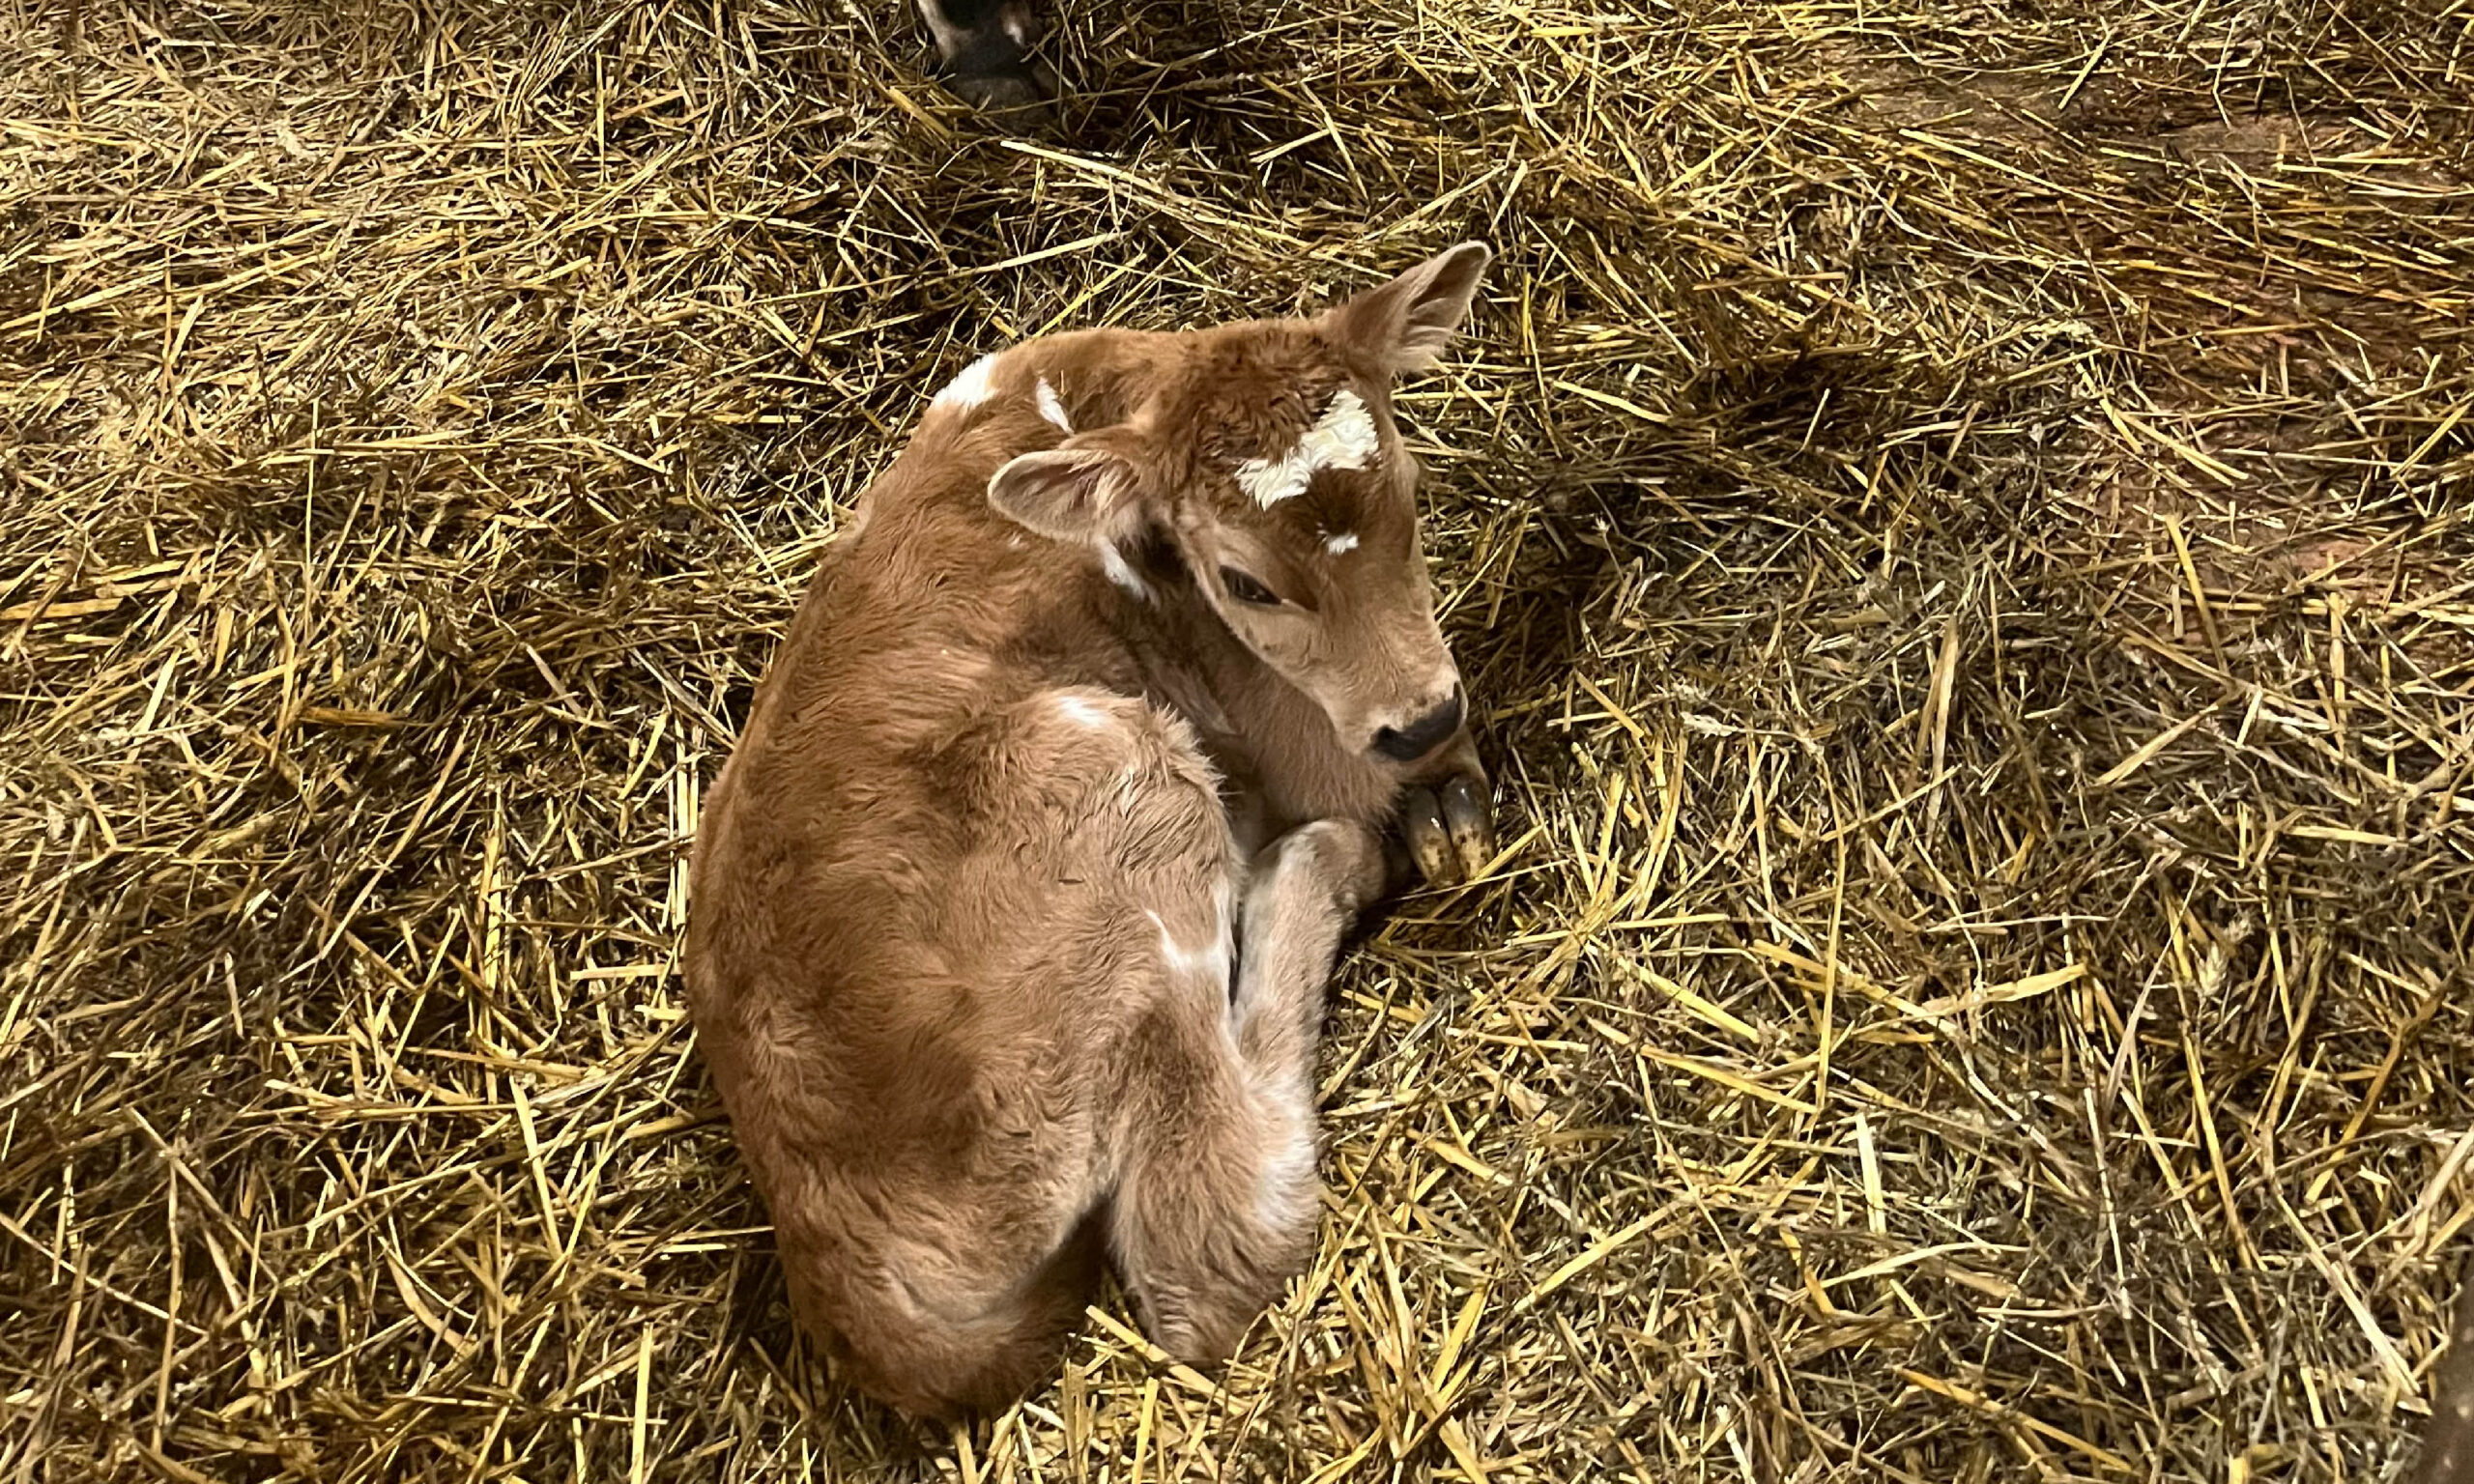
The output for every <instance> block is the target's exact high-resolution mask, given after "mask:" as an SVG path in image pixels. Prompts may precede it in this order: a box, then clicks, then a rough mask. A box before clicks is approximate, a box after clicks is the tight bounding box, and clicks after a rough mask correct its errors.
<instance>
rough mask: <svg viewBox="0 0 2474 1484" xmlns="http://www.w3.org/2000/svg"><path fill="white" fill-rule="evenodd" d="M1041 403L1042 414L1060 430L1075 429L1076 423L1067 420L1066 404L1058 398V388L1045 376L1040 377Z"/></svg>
mask: <svg viewBox="0 0 2474 1484" xmlns="http://www.w3.org/2000/svg"><path fill="white" fill-rule="evenodd" d="M1039 404H1040V415H1041V416H1043V417H1045V418H1047V419H1048V420H1049V421H1050V422H1052V423H1054V424H1056V430H1057V431H1058V432H1060V433H1071V432H1073V431H1074V424H1073V423H1071V422H1069V421H1067V420H1066V416H1065V404H1064V403H1062V402H1060V401H1058V400H1057V399H1056V388H1055V387H1053V386H1050V385H1049V384H1048V378H1047V377H1045V376H1043V377H1041V378H1040V385H1039Z"/></svg>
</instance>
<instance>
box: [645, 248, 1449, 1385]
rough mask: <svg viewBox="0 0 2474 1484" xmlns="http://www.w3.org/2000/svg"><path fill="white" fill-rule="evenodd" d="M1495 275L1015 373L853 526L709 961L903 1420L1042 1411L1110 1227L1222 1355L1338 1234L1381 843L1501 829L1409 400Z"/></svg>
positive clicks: (895, 472) (771, 689) (792, 1211)
mask: <svg viewBox="0 0 2474 1484" xmlns="http://www.w3.org/2000/svg"><path fill="white" fill-rule="evenodd" d="M1486 259H1487V254H1486V249H1485V248H1484V247H1482V246H1481V245H1479V244H1478V243H1465V244H1463V245H1461V246H1459V247H1456V248H1453V250H1451V251H1450V252H1446V253H1444V254H1442V255H1441V256H1439V257H1436V258H1434V259H1432V260H1431V261H1429V262H1426V263H1424V264H1422V265H1420V266H1419V267H1418V268H1416V269H1413V270H1411V271H1409V272H1407V273H1405V274H1403V275H1401V276H1400V277H1399V278H1397V279H1395V280H1394V281H1393V282H1391V283H1389V284H1386V285H1384V286H1383V287H1381V288H1378V289H1374V290H1372V291H1370V292H1368V293H1366V294H1364V295H1362V296H1360V297H1359V298H1357V299H1354V300H1350V301H1349V302H1347V303H1345V304H1342V305H1340V306H1339V307H1338V308H1336V309H1333V310H1331V311H1330V312H1328V313H1326V314H1324V315H1323V316H1322V317H1321V318H1319V319H1314V320H1287V321H1273V322H1266V323H1254V324H1241V325H1229V326H1223V327H1221V328H1213V329H1206V330H1200V331H1196V332H1193V333H1188V334H1137V333H1133V332H1128V331H1118V330H1102V331H1095V332H1089V333H1080V334H1067V335H1058V336H1054V337H1051V338H1048V339H1042V340H1035V341H1032V342H1030V343H1027V344H1024V345H1021V346H1018V347H1016V348H1015V349H1013V350H1011V351H1007V352H1005V353H1004V354H1002V355H998V356H992V357H989V358H987V359H985V360H982V361H980V362H979V363H978V364H976V365H974V366H972V367H971V368H970V369H969V370H967V371H965V372H964V373H963V375H962V376H961V377H960V378H958V379H957V380H956V381H955V382H954V384H953V385H950V386H948V387H946V388H945V389H944V391H943V392H942V393H940V394H939V395H938V396H937V397H936V399H935V402H934V404H932V405H931V406H930V408H929V409H928V412H927V414H926V416H925V417H924V419H923V420H922V422H921V424H920V428H919V431H918V433H917V435H916V436H915V437H914V438H913V439H912V441H911V443H910V445H909V447H908V448H907V449H906V450H905V452H904V453H903V455H902V457H901V458H900V459H899V460H897V461H896V462H895V464H894V466H893V468H892V469H891V470H889V471H886V473H885V475H884V477H883V478H881V479H879V480H878V481H877V483H876V484H875V486H874V487H873V488H871V489H870V490H869V492H868V494H867V496H866V497H865V498H864V499H863V500H862V502H861V504H860V507H859V511H858V517H857V522H856V524H855V526H854V527H853V528H852V529H851V530H850V531H849V533H847V534H845V535H844V536H843V537H842V539H841V540H840V541H839V542H837V543H836V544H835V546H834V547H833V548H832V549H831V551H830V553H829V555H828V557H827V558H826V560H825V562H824V564H823V567H822V569H821V570H820V573H819V575H818V577H817V580H816V584H815V586H814V587H813V588H812V589H811V591H810V592H809V594H808V596H807V600H806V602H805V604H804V605H803V606H802V608H801V610H800V612H799V614H798V617H797V619H796V621H795V622H793V624H792V625H791V632H790V637H789V639H788V641H787V642H785V644H784V645H783V648H782V651H781V653H780V654H779V655H778V656H777V657H776V658H775V660H774V662H773V667H772V670H771V672H770V673H769V674H768V675H767V676H766V677H765V680H764V683H763V686H762V689H761V690H760V691H759V693H758V695H757V699H756V705H755V709H754V711H753V714H752V715H751V716H750V717H749V719H748V725H747V732H746V735H745V736H744V738H742V740H741V741H740V743H739V747H738V750H737V752H736V753H735V754H734V756H732V758H731V760H730V764H729V766H728V767H726V768H724V769H723V771H722V775H721V778H720V780H719V781H718V782H717V783H716V784H715V785H714V786H713V791H712V796H711V800H710V802H709V803H708V805H707V806H706V809H705V818H704V823H703V826H702V833H701V835H700V837H699V840H698V846H697V861H696V866H695V882H694V887H695V893H694V901H695V906H694V910H693V912H692V914H691V918H690V923H689V928H688V940H687V957H686V968H687V982H688V988H689V993H690V1003H691V1007H692V1010H693V1013H694V1015H695V1021H696V1026H697V1030H698V1035H699V1037H700V1040H701V1043H702V1045H703V1046H704V1049H705V1056H706V1058H707V1059H708V1060H709V1061H710V1063H711V1065H712V1069H713V1074H714V1077H715V1079H716V1081H717V1082H718V1083H719V1084H720V1087H721V1091H722V1096H723V1099H724V1101H725V1102H726V1103H727V1105H728V1107H729V1109H730V1114H731V1119H732V1122H733V1124H734V1127H735V1129H736V1131H737V1135H738V1140H739V1145H740V1148H741V1150H742V1151H743V1152H744V1156H745V1158H746V1160H747V1164H748V1168H749V1171H750V1173H751V1174H752V1175H753V1176H754V1177H755V1180H756V1184H757V1186H758V1188H759V1190H761V1191H762V1194H763V1196H764V1199H765V1201H766V1203H767V1205H768V1206H769V1207H770V1209H771V1212H772V1215H773V1221H774V1227H775V1231H776V1234H777V1237H778V1240H779V1243H780V1248H781V1254H782V1262H783V1266H784V1268H785V1270H787V1272H788V1275H789V1279H790V1291H791V1304H792V1307H793V1309H794V1310H795V1312H796V1314H797V1316H798V1318H799V1320H800V1322H801V1323H802V1324H803V1325H804V1326H805V1327H807V1328H808V1329H809V1330H810V1331H811V1332H813V1333H814V1334H816V1335H817V1336H818V1337H819V1338H820V1340H822V1341H823V1342H824V1343H825V1344H826V1346H827V1347H828V1349H829V1350H830V1351H832V1352H833V1353H834V1354H836V1355H837V1356H839V1357H840V1358H841V1361H842V1362H843V1365H844V1367H845V1368H846V1370H847V1372H848V1374H849V1375H850V1376H851V1378H852V1379H853V1380H855V1381H856V1382H857V1383H858V1384H860V1385H861V1386H862V1387H864V1388H865V1389H866V1390H868V1391H870V1392H872V1393H874V1394H875V1395H877V1396H878V1397H880V1398H882V1399H884V1400H885V1401H888V1402H891V1403H893V1404H895V1405H897V1406H899V1407H903V1408H905V1409H907V1410H910V1411H913V1412H920V1413H953V1412H958V1411H965V1410H971V1409H979V1408H992V1407H997V1406H1001V1405H1003V1404H1005V1403H1007V1402H1009V1401H1011V1400H1012V1399H1013V1398H1014V1397H1016V1396H1017V1395H1019V1394H1020V1393H1021V1390H1023V1389H1024V1388H1025V1387H1026V1386H1028V1385H1029V1384H1031V1383H1032V1382H1034V1381H1035V1380H1036V1379H1037V1378H1038V1376H1039V1375H1040V1373H1041V1372H1042V1371H1043V1370H1044V1369H1045V1368H1046V1367H1047V1365H1048V1364H1049V1363H1050V1358H1051V1356H1052V1355H1053V1353H1054V1350H1055V1348H1056V1346H1057V1343H1058V1342H1059V1340H1060V1339H1061V1337H1062V1335H1063V1333H1064V1330H1065V1328H1066V1327H1067V1326H1068V1324H1069V1323H1070V1322H1071V1321H1072V1319H1073V1318H1074V1317H1075V1316H1076V1315H1077V1314H1079V1310H1080V1307H1081V1305H1082V1303H1083V1302H1084V1301H1085V1300H1086V1299H1087V1297H1088V1294H1089V1291H1090V1287H1091V1284H1092V1282H1093V1281H1094V1279H1095V1278H1096V1276H1097V1272H1098V1269H1099V1265H1100V1263H1101V1261H1102V1259H1103V1254H1104V1253H1105V1255H1106V1256H1107V1257H1108V1258H1110V1259H1112V1260H1113V1261H1114V1263H1115V1265H1116V1268H1117V1270H1118V1272H1119V1273H1120V1275H1121V1276H1122V1277H1123V1279H1124V1280H1125V1283H1126V1285H1127V1287H1128V1288H1129V1289H1130V1290H1131V1291H1132V1292H1133V1294H1134V1296H1135V1298H1136V1301H1137V1303H1138V1304H1139V1305H1140V1308H1141V1311H1142V1317H1143V1322H1144V1324H1145V1325H1146V1326H1147V1327H1149V1329H1150V1331H1151V1333H1152V1335H1153V1336H1154V1338H1155V1339H1156V1340H1157V1341H1158V1342H1159V1343H1160V1344H1161V1345H1162V1346H1163V1347H1165V1349H1166V1350H1168V1351H1169V1352H1170V1353H1172V1354H1174V1355H1176V1356H1180V1357H1183V1358H1185V1359H1187V1360H1191V1361H1196V1362H1202V1361H1210V1360H1215V1359H1217V1358H1219V1357H1221V1356H1224V1355H1225V1354H1226V1353H1227V1352H1228V1351H1229V1350H1230V1349H1231V1348H1232V1347H1233V1346H1234V1345H1235V1343H1236V1342H1237V1340H1238V1338H1239V1336H1240V1335H1241V1334H1242V1333H1243V1331H1244V1330H1245V1329H1246V1327H1248V1326H1249V1325H1250V1324H1251V1322H1252V1320H1253V1319H1254V1317H1255V1315H1256V1314H1257V1313H1259V1312H1260V1311H1261V1309H1262V1308H1263V1306H1264V1305H1265V1304H1266V1303H1267V1302H1269V1301H1270V1299H1272V1298H1273V1296H1274V1295H1275V1294H1276V1293H1277V1292H1278V1290H1279V1288H1280V1284H1281V1283H1282V1282H1283V1281H1284V1280H1285V1279H1286V1278H1287V1277H1288V1276H1289V1274H1291V1273H1292V1272H1294V1271H1296V1270H1297V1269H1298V1268H1299V1267H1300V1266H1301V1265H1302V1264H1303V1262H1304V1261H1305V1259H1306V1256H1307V1254H1308V1252H1309V1249H1310V1247H1311V1245H1312V1242H1313V1228H1314V1216H1315V1191H1316V1184H1315V1177H1314V1163H1315V1157H1314V1108H1313V1101H1312V1097H1313V1068H1314V1052H1315V1042H1316V1037H1317V1034H1318V1029H1319V1025H1320V1021H1321V1017H1322V996H1323V988H1324V984H1325V981H1326V979H1327V978H1328V977H1329V975H1330V973H1331V969H1332V964H1333V960H1334V958H1335V956H1337V954H1338V949H1339V945H1340V941H1341V936H1342V934H1343V933H1344V932H1345V931H1346V929H1347V928H1348V927H1349V925H1350V923H1351V922H1352V920H1353V919H1354V917H1355V915H1356V913H1357V912H1358V910H1359V909H1360V908H1361V907H1363V906H1365V905H1366V902H1367V901H1368V900H1369V899H1372V898H1374V897H1375V896H1376V895H1378V893H1379V892H1380V891H1381V889H1382V887H1383V885H1384V881H1385V865H1384V860H1385V854H1384V850H1383V848H1382V845H1381V843H1380V842H1379V841H1378V838H1377V835H1376V833H1375V832H1376V830H1377V829H1378V828H1379V827H1381V826H1382V825H1383V824H1384V823H1385V822H1386V821H1387V820H1389V819H1391V818H1392V817H1394V816H1395V814H1399V815H1401V816H1402V817H1403V824H1404V833H1405V835H1406V837H1407V841H1408V844H1409V846H1410V853H1411V854H1412V855H1413V856H1414V857H1415V858H1416V860H1417V862H1418V864H1419V866H1420V867H1421V868H1422V869H1423V870H1424V871H1425V872H1426V873H1427V874H1428V875H1429V876H1430V877H1457V876H1459V875H1461V874H1464V873H1466V872H1469V871H1473V870H1476V869H1478V868H1479V867H1480V866H1481V865H1482V862H1483V860H1484V858H1485V857H1486V856H1487V855H1488V854H1490V853H1491V851H1492V848H1493V845H1492V836H1491V827H1490V825H1489V822H1488V818H1487V809H1486V804H1485V799H1486V785H1485V780H1484V777H1483V775H1482V773H1481V772H1480V771H1479V765H1478V760H1477V755H1476V751H1475V748H1474V747H1473V745H1472V743H1471V741H1470V738H1469V733H1468V729H1467V727H1466V725H1465V723H1464V720H1463V703H1462V699H1461V694H1460V686H1459V676H1458V673H1457V671H1455V669H1454V668H1453V661H1452V656H1451V653H1450V651H1449V650H1448V649H1446V647H1445V645H1444V642H1443V638H1442V635H1441V634H1440V632H1439V631H1438V630H1437V629H1436V627H1435V620H1434V614H1433V608H1432V605H1431V602H1430V600H1429V597H1428V593H1427V587H1426V577H1425V566H1424V557H1423V556H1422V555H1421V552H1420V549H1419V541H1418V522H1417V512H1416V507H1415V502H1414V501H1415V496H1416V487H1417V480H1418V467H1417V464H1416V462H1415V461H1414V460H1413V459H1412V458H1411V457H1410V455H1409V453H1408V451H1407V449H1406V448H1404V447H1403V446H1402V444H1401V441H1400V437H1399V434H1398V432H1397V431H1396V429H1395V427H1394V424H1393V419H1392V412H1391V385H1392V380H1393V378H1395V376H1397V375H1399V374H1401V373H1403V372H1406V371H1410V370H1414V369H1417V368H1420V367H1423V366H1425V365H1428V364H1430V363H1431V362H1432V361H1433V360H1434V358H1435V357H1436V356H1437V355H1438V354H1439V353H1440V352H1441V351H1442V350H1443V348H1444V346H1445V345H1446V344H1447V343H1448V342H1449V341H1450V339H1451V338H1452V336H1453V333H1454V332H1455V331H1456V330H1457V328H1459V325H1460V322H1461V320H1462V318H1463V316H1464V315H1465V314H1466V313H1467V311H1468V307H1469V302H1470V299H1471V297H1472V296H1473V295H1474V294H1475V293H1476V292H1477V287H1478V280H1479V275H1480V274H1481V273H1482V271H1483V270H1484V268H1485V264H1486Z"/></svg>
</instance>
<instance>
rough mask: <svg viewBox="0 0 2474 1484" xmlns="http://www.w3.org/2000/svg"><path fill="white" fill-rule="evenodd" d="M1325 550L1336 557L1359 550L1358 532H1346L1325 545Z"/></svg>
mask: <svg viewBox="0 0 2474 1484" xmlns="http://www.w3.org/2000/svg"><path fill="white" fill-rule="evenodd" d="M1323 550H1325V551H1327V552H1329V553H1331V554H1332V555H1333V556H1335V557H1345V556H1347V555H1348V554H1349V553H1351V552H1354V551H1356V550H1357V532H1356V531H1354V530H1344V531H1342V532H1340V533H1339V534H1338V535H1337V536H1334V537H1332V538H1330V539H1329V540H1327V541H1325V542H1324V543H1323Z"/></svg>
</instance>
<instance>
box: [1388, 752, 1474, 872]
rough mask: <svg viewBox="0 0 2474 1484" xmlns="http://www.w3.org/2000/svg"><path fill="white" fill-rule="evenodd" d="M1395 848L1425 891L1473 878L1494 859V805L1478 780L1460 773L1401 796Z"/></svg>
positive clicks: (1396, 857) (1415, 788)
mask: <svg viewBox="0 0 2474 1484" xmlns="http://www.w3.org/2000/svg"><path fill="white" fill-rule="evenodd" d="M1400 843H1401V846H1402V853H1403V854H1405V856H1406V857H1407V861H1406V864H1408V865H1409V866H1411V867H1413V868H1414V869H1415V870H1416V872H1417V875H1418V877H1419V879H1421V880H1423V881H1424V883H1425V884H1426V885H1428V886H1458V885H1459V884H1461V883H1462V882H1464V881H1470V880H1474V879H1476V878H1477V877H1478V876H1479V875H1480V874H1481V873H1482V872H1483V871H1484V870H1485V869H1486V864H1487V862H1489V861H1491V860H1493V859H1494V855H1495V821H1494V806H1493V803H1492V801H1491V800H1489V799H1488V797H1487V792H1486V781H1485V779H1484V777H1483V776H1482V775H1472V774H1461V775H1457V776H1455V777H1453V778H1448V779H1444V780H1442V781H1440V782H1438V783H1436V784H1433V785H1423V784H1422V785H1418V786H1416V787H1413V788H1411V789H1409V790H1408V791H1407V792H1406V793H1404V794H1402V795H1401V796H1400ZM1394 859H1395V863H1396V862H1398V860H1399V857H1398V856H1395V857H1394Z"/></svg>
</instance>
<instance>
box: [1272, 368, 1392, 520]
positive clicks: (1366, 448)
mask: <svg viewBox="0 0 2474 1484" xmlns="http://www.w3.org/2000/svg"><path fill="white" fill-rule="evenodd" d="M1381 447H1382V442H1381V440H1380V439H1379V437H1378V436H1377V435H1376V433H1375V431H1374V414H1371V413H1369V412H1367V411H1366V400H1365V399H1364V398H1362V397H1360V396H1359V395H1358V394H1357V393H1356V392H1355V391H1354V390H1352V389H1350V388H1349V387H1346V386H1343V387H1341V388H1340V389H1339V390H1338V391H1337V392H1334V393H1333V394H1332V403H1331V405H1330V406H1329V407H1326V408H1325V409H1323V415H1322V416H1320V417H1317V418H1315V419H1314V426H1312V427H1310V428H1308V429H1307V430H1306V433H1305V436H1304V437H1302V438H1300V439H1298V441H1297V446H1296V447H1294V448H1291V449H1290V450H1288V452H1286V453H1284V454H1281V455H1280V457H1279V458H1277V459H1248V460H1247V461H1246V462H1245V463H1243V464H1240V465H1238V466H1237V487H1238V488H1239V489H1242V490H1244V491H1245V492H1246V494H1247V495H1248V497H1249V498H1251V499H1252V500H1253V501H1254V503H1256V504H1258V505H1260V506H1262V507H1263V508H1264V509H1266V510H1268V509H1270V508H1271V507H1272V506H1274V505H1276V504H1279V503H1280V501H1281V500H1283V499H1296V498H1297V497H1298V496H1300V495H1303V494H1305V493H1306V486H1307V482H1308V481H1309V480H1311V479H1312V478H1313V477H1314V474H1315V471H1317V470H1325V469H1364V468H1366V465H1368V464H1370V463H1372V462H1373V461H1374V455H1375V453H1376V452H1377V451H1378V450H1379V449H1380V448H1381Z"/></svg>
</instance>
